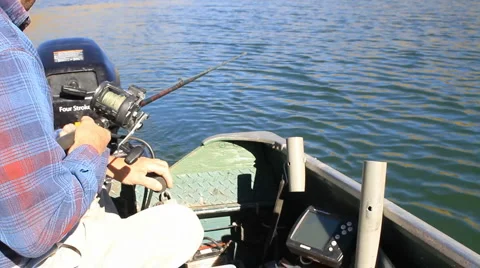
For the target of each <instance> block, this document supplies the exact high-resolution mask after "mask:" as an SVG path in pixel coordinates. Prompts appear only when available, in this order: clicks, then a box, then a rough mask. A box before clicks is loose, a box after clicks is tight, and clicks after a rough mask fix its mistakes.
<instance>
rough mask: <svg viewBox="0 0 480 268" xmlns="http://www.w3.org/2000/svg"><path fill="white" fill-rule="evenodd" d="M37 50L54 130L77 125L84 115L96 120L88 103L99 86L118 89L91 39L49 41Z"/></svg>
mask: <svg viewBox="0 0 480 268" xmlns="http://www.w3.org/2000/svg"><path fill="white" fill-rule="evenodd" d="M37 50H38V54H39V55H40V59H41V61H42V64H43V66H44V70H45V75H46V78H47V80H48V84H49V86H50V89H51V93H52V97H53V114H54V127H55V129H58V128H62V127H63V126H64V125H66V124H69V123H73V122H76V121H79V120H80V118H81V117H82V116H84V115H87V116H90V117H92V118H94V119H97V117H98V116H97V115H96V114H95V113H94V112H93V111H92V110H91V109H90V101H91V99H92V96H93V94H94V92H95V90H96V89H97V88H98V86H99V85H100V84H101V83H102V82H104V81H109V82H110V83H112V84H113V85H115V86H118V87H121V84H120V76H119V74H118V71H117V69H116V68H115V66H114V65H113V63H112V62H111V61H110V59H109V58H108V57H107V55H106V54H105V52H104V51H103V50H102V49H101V48H100V46H99V45H98V44H97V43H95V41H93V40H92V39H89V38H83V37H74V38H60V39H53V40H49V41H46V42H44V43H42V44H40V45H39V47H38V49H37ZM115 132H116V131H115Z"/></svg>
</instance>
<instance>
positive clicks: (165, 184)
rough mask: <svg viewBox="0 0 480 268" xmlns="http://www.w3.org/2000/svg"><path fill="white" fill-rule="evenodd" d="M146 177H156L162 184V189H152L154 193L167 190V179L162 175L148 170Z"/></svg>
mask: <svg viewBox="0 0 480 268" xmlns="http://www.w3.org/2000/svg"><path fill="white" fill-rule="evenodd" d="M147 177H150V178H154V179H156V180H157V181H158V182H160V184H161V185H162V190H160V191H154V192H155V193H163V192H165V191H166V190H167V181H166V180H165V179H164V178H163V177H162V176H158V175H157V174H155V173H152V172H150V173H148V174H147Z"/></svg>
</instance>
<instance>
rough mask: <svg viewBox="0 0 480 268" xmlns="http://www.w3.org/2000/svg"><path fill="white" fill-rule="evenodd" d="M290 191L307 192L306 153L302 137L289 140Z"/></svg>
mask: <svg viewBox="0 0 480 268" xmlns="http://www.w3.org/2000/svg"><path fill="white" fill-rule="evenodd" d="M287 151H288V190H289V191H290V192H305V160H306V158H305V153H304V148H303V138H302V137H290V138H287Z"/></svg>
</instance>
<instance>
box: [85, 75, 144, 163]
mask: <svg viewBox="0 0 480 268" xmlns="http://www.w3.org/2000/svg"><path fill="white" fill-rule="evenodd" d="M145 92H146V91H145V89H143V88H139V87H136V86H133V85H131V86H130V87H129V88H128V90H123V89H121V88H119V87H116V86H114V85H113V84H112V83H110V82H108V81H105V82H102V83H101V84H100V85H99V86H98V88H97V89H96V90H95V92H94V94H93V96H92V99H91V101H90V109H91V110H92V111H94V112H95V113H96V114H97V115H98V116H99V118H98V119H97V120H96V121H97V124H99V125H100V126H102V127H104V128H110V127H112V126H118V127H121V128H123V129H126V130H127V131H128V134H127V135H126V136H125V138H123V139H122V141H121V142H120V143H119V144H118V149H119V150H122V151H125V152H126V153H127V156H126V158H125V162H126V163H127V164H129V165H130V164H133V163H134V162H135V161H136V160H137V159H138V158H139V157H140V156H141V155H142V154H143V148H142V147H140V146H127V145H126V144H125V141H127V140H128V138H130V137H131V136H132V135H133V133H134V132H135V131H137V130H139V129H140V128H142V126H143V121H145V120H146V119H147V118H148V114H147V113H145V112H143V111H142V110H141V101H142V100H144V99H145ZM124 144H125V146H122V145H124Z"/></svg>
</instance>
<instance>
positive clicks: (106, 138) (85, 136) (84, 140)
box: [60, 116, 112, 154]
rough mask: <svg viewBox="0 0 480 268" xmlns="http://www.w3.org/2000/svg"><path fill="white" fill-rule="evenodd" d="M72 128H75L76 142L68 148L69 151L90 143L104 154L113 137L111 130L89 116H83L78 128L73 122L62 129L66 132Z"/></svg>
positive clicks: (99, 152)
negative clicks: (96, 122)
mask: <svg viewBox="0 0 480 268" xmlns="http://www.w3.org/2000/svg"><path fill="white" fill-rule="evenodd" d="M71 130H75V142H74V143H73V145H72V146H71V147H70V148H69V149H68V153H70V152H72V151H73V150H75V148H77V147H79V146H81V145H83V144H89V145H91V146H93V148H95V150H97V152H98V154H102V153H103V152H104V151H105V149H106V148H107V145H108V143H109V142H110V139H111V138H112V137H111V134H110V131H108V130H107V129H105V128H102V127H100V126H98V125H97V124H95V121H93V119H92V118H91V117H89V116H84V117H82V119H81V120H80V125H79V126H78V127H76V129H75V126H73V125H72V124H68V125H66V126H65V127H64V128H63V129H62V132H63V134H66V132H69V131H71ZM62 132H60V135H62Z"/></svg>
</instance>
